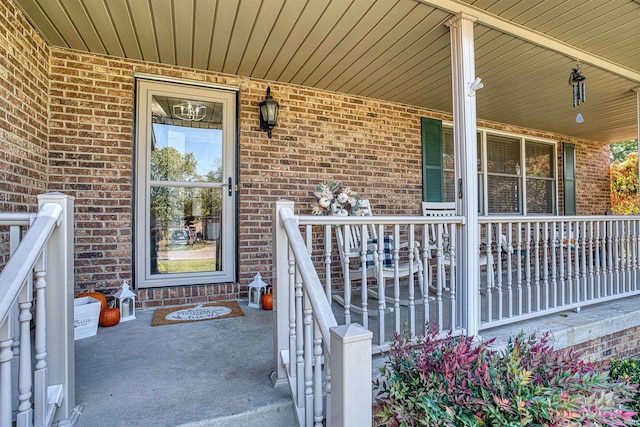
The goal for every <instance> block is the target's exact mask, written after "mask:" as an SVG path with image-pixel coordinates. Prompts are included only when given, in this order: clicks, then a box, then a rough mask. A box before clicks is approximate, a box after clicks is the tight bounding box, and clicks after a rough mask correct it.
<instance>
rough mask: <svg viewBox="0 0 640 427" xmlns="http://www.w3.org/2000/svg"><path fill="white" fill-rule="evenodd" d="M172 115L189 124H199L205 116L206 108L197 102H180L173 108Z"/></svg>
mask: <svg viewBox="0 0 640 427" xmlns="http://www.w3.org/2000/svg"><path fill="white" fill-rule="evenodd" d="M173 115H174V116H175V117H177V118H179V119H182V120H187V121H190V122H199V121H200V120H202V119H204V116H206V115H207V107H206V106H204V105H202V104H199V103H197V102H191V101H182V102H181V103H179V104H176V105H174V106H173Z"/></svg>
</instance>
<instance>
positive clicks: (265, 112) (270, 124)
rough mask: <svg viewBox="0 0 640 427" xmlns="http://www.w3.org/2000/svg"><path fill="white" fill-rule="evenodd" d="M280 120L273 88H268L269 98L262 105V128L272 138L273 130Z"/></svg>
mask: <svg viewBox="0 0 640 427" xmlns="http://www.w3.org/2000/svg"><path fill="white" fill-rule="evenodd" d="M277 118H278V103H277V102H276V101H274V100H273V97H272V96H271V88H270V87H268V88H267V96H266V97H265V98H264V101H262V102H261V103H260V128H262V129H263V130H266V131H267V135H269V138H271V130H272V129H273V128H274V127H276V119H277Z"/></svg>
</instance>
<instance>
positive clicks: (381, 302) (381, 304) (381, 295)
mask: <svg viewBox="0 0 640 427" xmlns="http://www.w3.org/2000/svg"><path fill="white" fill-rule="evenodd" d="M377 235H378V250H377V251H376V254H375V256H377V257H378V328H379V329H378V343H380V344H382V343H384V342H385V326H384V309H385V298H386V297H385V289H384V277H383V274H382V263H383V252H384V251H383V243H384V226H383V225H382V224H378V233H377Z"/></svg>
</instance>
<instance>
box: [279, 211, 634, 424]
mask: <svg viewBox="0 0 640 427" xmlns="http://www.w3.org/2000/svg"><path fill="white" fill-rule="evenodd" d="M293 209H294V205H293V203H292V202H286V201H280V202H277V203H276V208H275V210H274V218H275V222H274V238H273V245H274V264H273V265H274V291H275V301H276V302H275V307H276V308H275V310H276V328H275V340H274V342H275V354H274V361H275V362H276V366H275V368H276V369H275V372H274V375H275V379H276V382H278V381H280V382H284V381H287V380H288V381H289V382H290V383H291V385H292V392H293V395H294V400H295V402H296V406H297V407H298V408H307V409H306V410H307V411H308V410H309V409H308V408H311V407H313V408H314V411H315V412H314V415H313V416H311V415H310V414H309V412H306V413H305V414H306V415H304V416H302V418H301V419H302V420H305V419H306V422H302V421H301V425H305V426H310V425H321V424H319V423H320V421H321V420H322V415H323V413H327V411H328V410H329V408H332V407H333V406H332V405H334V404H335V402H336V400H335V398H336V394H337V393H343V394H341V395H352V393H347V392H345V391H344V390H342V389H341V385H342V384H346V382H345V380H344V379H343V378H341V379H340V380H338V374H337V373H336V371H335V370H334V369H333V365H332V364H329V365H327V360H330V361H331V363H333V358H334V357H335V354H336V348H335V347H333V344H332V346H331V349H332V350H333V351H331V352H330V351H329V350H328V348H329V347H328V344H327V340H328V332H327V330H328V329H330V328H332V327H333V325H338V324H339V325H353V324H358V325H362V326H363V328H364V329H365V330H368V331H370V333H371V334H372V337H373V339H372V342H371V345H370V348H371V352H372V353H376V352H381V351H385V350H387V349H388V348H389V344H390V341H391V339H392V337H393V334H394V333H396V332H399V333H403V332H411V333H414V334H415V333H419V332H421V331H423V330H424V327H425V323H426V322H429V323H432V324H436V325H437V326H438V327H439V328H440V330H441V331H444V330H452V331H453V333H460V332H463V331H464V332H465V333H467V334H468V335H477V334H478V333H480V332H482V331H484V330H487V329H489V328H491V327H495V326H500V325H504V324H508V323H514V322H518V321H521V320H525V319H531V318H535V317H541V316H544V315H547V314H551V313H555V312H559V311H566V310H571V309H575V310H578V309H579V308H580V307H583V306H586V305H589V304H595V303H598V302H604V301H608V300H613V299H616V298H624V297H626V296H631V295H635V294H638V293H640V286H639V284H638V273H639V271H638V270H639V269H640V246H639V245H640V217H628V216H598V217H596V216H581V217H577V216H572V217H560V216H554V217H543V216H539V217H538V216H536V217H493V216H492V217H480V218H479V221H478V223H477V224H468V225H466V224H465V223H464V218H462V217H455V216H452V217H418V216H351V217H338V216H330V217H326V216H311V215H304V216H303V215H301V216H294V215H293V213H292V212H293ZM465 226H473V227H476V229H477V230H478V233H479V242H480V247H479V248H478V252H477V253H478V257H479V262H478V264H479V271H478V272H477V275H475V277H477V280H478V282H477V284H476V285H478V286H465V284H464V283H458V281H457V280H456V263H457V261H456V251H457V248H456V236H457V235H460V233H461V231H462V228H461V227H465ZM283 227H284V228H286V233H285V232H284V231H283ZM374 234H375V236H377V237H381V236H385V238H377V239H376V241H375V242H372V241H370V240H369V241H367V239H368V238H370V237H371V236H373V235H374ZM349 236H352V237H351V238H350V237H349ZM354 236H355V237H354ZM388 237H390V239H388V240H389V241H388V243H389V244H388V246H387V247H385V242H387V239H386V238H388ZM354 242H356V243H354ZM340 245H343V246H342V247H340ZM341 251H342V253H343V254H344V253H350V255H351V256H352V257H351V258H349V259H345V258H344V257H343V258H342V259H341V258H340V256H339V255H340V253H341ZM385 258H388V259H390V260H392V262H391V266H390V267H388V268H386V269H384V268H383V265H384V264H383V261H384V260H385ZM372 261H373V262H374V263H375V267H374V268H360V266H362V265H367V263H370V262H372ZM375 261H377V262H375ZM383 270H384V271H383ZM469 288H473V289H479V292H475V294H474V295H471V294H469V291H468V289H469ZM461 301H466V302H467V304H464V305H463V304H461ZM477 308H479V310H478V309H477ZM329 312H331V313H329ZM478 314H479V316H480V319H477V320H476V321H475V322H473V323H474V324H475V325H479V330H471V329H470V327H469V325H468V324H465V322H464V319H465V318H471V317H470V316H471V315H473V316H474V317H473V318H475V317H477V316H478ZM326 322H328V323H326ZM469 323H471V322H469ZM359 330H360V329H359ZM358 333H360V332H358ZM332 342H333V341H332ZM341 351H342V352H344V353H342V354H346V351H347V347H343V348H342V350H341ZM323 357H324V371H323V370H322V369H323V367H322V366H321V365H322V362H321V363H318V360H322V358H323ZM345 360H346V359H345ZM363 361H364V360H363V359H362V358H361V359H359V362H354V364H353V365H348V366H345V367H344V368H343V369H344V372H349V371H350V370H356V369H358V367H359V366H358V364H359V363H362V362H363ZM328 366H331V369H329V368H328ZM322 375H324V377H323V376H322ZM323 384H324V385H323ZM322 387H324V388H322ZM322 393H324V395H325V398H326V407H325V408H323V409H320V408H322V402H323V400H322V398H321V394H322ZM362 393H364V394H367V393H366V392H362ZM312 401H313V402H314V403H313V405H312V404H311V402H312ZM349 408H350V405H344V404H343V406H341V407H340V411H348V410H349ZM323 411H324V412H323ZM305 417H306V418H305ZM361 422H362V421H361ZM313 423H315V424H313ZM327 425H329V423H328V424H327ZM332 425H367V424H359V423H353V424H332Z"/></svg>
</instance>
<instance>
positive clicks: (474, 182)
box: [446, 14, 480, 335]
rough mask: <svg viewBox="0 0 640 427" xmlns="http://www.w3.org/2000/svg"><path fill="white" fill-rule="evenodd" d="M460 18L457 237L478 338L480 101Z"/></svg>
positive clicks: (467, 320) (468, 37)
mask: <svg viewBox="0 0 640 427" xmlns="http://www.w3.org/2000/svg"><path fill="white" fill-rule="evenodd" d="M475 21H476V18H473V17H471V16H468V15H465V14H459V15H457V16H455V17H454V18H452V19H450V20H449V21H447V23H446V25H447V26H448V27H449V32H450V39H451V77H452V82H453V85H452V86H453V88H452V89H453V144H454V151H455V175H456V184H455V188H456V212H457V214H458V215H462V216H464V217H465V218H466V224H465V225H463V226H462V229H461V232H459V233H457V235H458V239H457V242H456V244H457V248H458V251H457V263H456V265H457V269H456V283H457V284H458V310H457V311H458V313H459V315H460V316H462V318H461V319H458V321H459V322H460V325H461V326H462V327H463V328H464V329H466V333H467V335H476V334H477V332H478V326H479V321H480V301H479V298H478V295H479V286H480V285H479V283H478V282H479V280H480V275H479V271H480V265H479V256H480V253H479V251H480V242H479V240H480V239H479V230H478V170H477V165H476V157H477V151H478V150H477V147H476V144H477V143H476V140H477V139H476V98H475V94H476V91H475V89H476V88H477V86H475V85H474V81H475V78H476V77H475V58H474V42H473V23H474V22H475Z"/></svg>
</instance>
